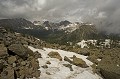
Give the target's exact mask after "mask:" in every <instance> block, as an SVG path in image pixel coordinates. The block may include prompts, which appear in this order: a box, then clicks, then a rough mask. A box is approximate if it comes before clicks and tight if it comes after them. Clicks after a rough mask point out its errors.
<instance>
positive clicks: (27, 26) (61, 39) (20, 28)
mask: <svg viewBox="0 0 120 79" xmlns="http://www.w3.org/2000/svg"><path fill="white" fill-rule="evenodd" d="M0 26H3V27H5V28H7V29H11V30H12V31H15V32H20V33H23V34H29V35H33V36H35V37H38V38H40V39H42V40H45V41H47V42H50V43H59V44H66V43H67V42H75V43H76V42H78V41H80V40H82V39H106V38H110V39H120V37H119V36H120V34H110V35H107V34H106V33H105V32H99V31H98V30H97V29H96V26H95V25H94V24H91V23H79V22H75V23H71V22H69V21H67V20H65V21H61V22H58V23H53V22H50V21H44V22H41V21H34V22H30V21H28V20H26V19H23V18H16V19H1V20H0Z"/></svg>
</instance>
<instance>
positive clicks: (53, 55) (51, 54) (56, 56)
mask: <svg viewBox="0 0 120 79" xmlns="http://www.w3.org/2000/svg"><path fill="white" fill-rule="evenodd" d="M48 55H49V56H50V57H51V58H57V59H59V60H60V61H62V57H61V56H60V54H59V53H58V52H54V51H52V52H50V53H49V54H48Z"/></svg>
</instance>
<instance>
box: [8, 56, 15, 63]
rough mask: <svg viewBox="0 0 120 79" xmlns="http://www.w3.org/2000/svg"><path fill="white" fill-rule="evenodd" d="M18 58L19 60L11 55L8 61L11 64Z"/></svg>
mask: <svg viewBox="0 0 120 79" xmlns="http://www.w3.org/2000/svg"><path fill="white" fill-rule="evenodd" d="M16 60H17V59H16V57H15V56H11V57H9V58H8V63H9V64H13V63H14V62H15V61H16Z"/></svg>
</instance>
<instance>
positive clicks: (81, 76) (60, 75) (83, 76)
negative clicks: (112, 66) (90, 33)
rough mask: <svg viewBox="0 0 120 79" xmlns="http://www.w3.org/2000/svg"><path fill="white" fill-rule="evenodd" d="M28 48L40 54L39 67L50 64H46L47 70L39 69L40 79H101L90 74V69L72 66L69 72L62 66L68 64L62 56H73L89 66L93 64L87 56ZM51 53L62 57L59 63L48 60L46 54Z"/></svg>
mask: <svg viewBox="0 0 120 79" xmlns="http://www.w3.org/2000/svg"><path fill="white" fill-rule="evenodd" d="M28 48H30V49H31V50H32V51H33V52H35V51H38V52H39V53H41V55H42V58H39V65H40V66H43V65H45V64H46V62H47V61H50V62H51V64H49V65H48V64H47V65H48V68H46V69H44V68H42V67H40V69H39V70H40V71H41V76H40V79H102V78H101V77H100V76H98V75H97V74H94V73H93V72H92V68H91V67H88V68H81V67H78V66H75V65H72V68H73V71H70V69H69V68H67V67H65V66H63V64H68V62H67V61H64V56H67V57H72V56H73V55H75V56H76V57H78V58H81V59H83V60H84V61H85V62H86V64H87V65H88V66H90V65H92V64H93V63H92V62H90V61H89V60H87V59H86V58H87V56H83V55H79V54H76V53H74V52H68V51H63V50H56V49H51V48H43V50H42V49H35V48H33V47H31V46H28ZM51 51H56V52H58V53H59V54H60V55H61V57H62V61H59V60H58V59H56V58H50V57H49V56H48V53H49V52H51ZM46 72H49V73H50V75H48V74H46ZM33 79H35V78H33Z"/></svg>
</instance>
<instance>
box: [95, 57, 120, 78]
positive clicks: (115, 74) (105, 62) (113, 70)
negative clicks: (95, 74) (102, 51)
mask: <svg viewBox="0 0 120 79" xmlns="http://www.w3.org/2000/svg"><path fill="white" fill-rule="evenodd" d="M97 68H98V69H99V70H100V73H101V75H102V76H103V77H104V78H105V79H119V78H120V67H119V66H118V64H117V63H116V62H114V60H113V58H112V57H111V56H107V57H105V58H103V59H102V60H101V61H100V62H99V64H98V67H97Z"/></svg>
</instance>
